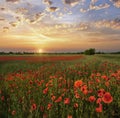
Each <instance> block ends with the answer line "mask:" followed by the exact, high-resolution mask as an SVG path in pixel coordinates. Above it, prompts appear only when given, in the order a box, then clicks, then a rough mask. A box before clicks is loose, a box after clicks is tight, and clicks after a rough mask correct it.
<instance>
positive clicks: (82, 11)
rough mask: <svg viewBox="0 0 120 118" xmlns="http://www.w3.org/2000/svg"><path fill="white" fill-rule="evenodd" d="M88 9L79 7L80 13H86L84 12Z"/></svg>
mask: <svg viewBox="0 0 120 118" xmlns="http://www.w3.org/2000/svg"><path fill="white" fill-rule="evenodd" d="M89 10H90V9H89V8H88V9H83V8H81V9H80V12H81V13H86V12H88V11H89Z"/></svg>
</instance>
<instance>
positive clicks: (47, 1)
mask: <svg viewBox="0 0 120 118" xmlns="http://www.w3.org/2000/svg"><path fill="white" fill-rule="evenodd" d="M43 3H44V4H47V5H52V4H53V2H52V1H51V0H43Z"/></svg>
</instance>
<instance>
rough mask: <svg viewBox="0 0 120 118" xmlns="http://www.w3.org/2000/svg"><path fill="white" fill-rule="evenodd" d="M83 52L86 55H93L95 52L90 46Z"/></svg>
mask: <svg viewBox="0 0 120 118" xmlns="http://www.w3.org/2000/svg"><path fill="white" fill-rule="evenodd" d="M84 54H86V55H94V54H95V49H94V48H90V49H88V50H85V51H84Z"/></svg>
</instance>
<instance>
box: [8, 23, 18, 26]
mask: <svg viewBox="0 0 120 118" xmlns="http://www.w3.org/2000/svg"><path fill="white" fill-rule="evenodd" d="M9 24H10V25H11V26H12V27H17V26H18V25H19V22H10V23H9Z"/></svg>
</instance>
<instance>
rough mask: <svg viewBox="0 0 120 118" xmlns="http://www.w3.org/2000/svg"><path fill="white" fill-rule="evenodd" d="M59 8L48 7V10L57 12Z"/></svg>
mask: <svg viewBox="0 0 120 118" xmlns="http://www.w3.org/2000/svg"><path fill="white" fill-rule="evenodd" d="M58 9H59V8H58V7H48V8H47V11H49V12H55V11H57V10H58Z"/></svg>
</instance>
